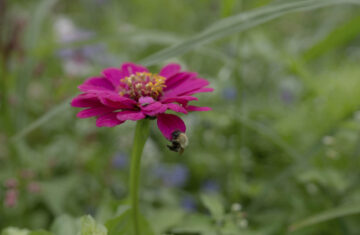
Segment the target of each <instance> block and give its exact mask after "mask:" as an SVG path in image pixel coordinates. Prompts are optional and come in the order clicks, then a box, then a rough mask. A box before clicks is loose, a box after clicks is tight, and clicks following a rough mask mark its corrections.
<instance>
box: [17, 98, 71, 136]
mask: <svg viewBox="0 0 360 235" xmlns="http://www.w3.org/2000/svg"><path fill="white" fill-rule="evenodd" d="M71 99H72V98H71ZM71 99H67V100H65V101H64V102H62V103H61V104H59V105H57V106H56V107H54V108H52V109H51V110H50V111H48V112H46V113H45V114H44V115H42V116H41V117H40V118H38V119H37V120H35V121H34V122H32V123H30V125H28V126H27V127H26V128H24V129H22V130H21V131H20V132H19V133H17V134H16V135H15V136H13V137H12V139H11V140H12V141H17V140H19V139H21V138H23V137H25V136H26V135H27V134H29V133H30V132H31V131H33V130H35V129H36V128H38V127H40V126H41V125H42V124H44V123H46V122H47V121H49V120H50V119H52V118H53V117H55V116H56V115H58V114H59V113H61V112H63V111H64V110H66V109H67V108H69V107H70V101H71Z"/></svg>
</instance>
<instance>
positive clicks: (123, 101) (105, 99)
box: [98, 93, 137, 109]
mask: <svg viewBox="0 0 360 235" xmlns="http://www.w3.org/2000/svg"><path fill="white" fill-rule="evenodd" d="M98 97H99V99H100V101H101V103H103V104H104V105H106V106H109V107H112V108H117V109H132V108H134V107H135V106H136V104H137V103H136V101H134V100H132V99H130V98H127V97H124V96H120V95H118V94H116V93H106V94H105V93H102V94H99V95H98Z"/></svg>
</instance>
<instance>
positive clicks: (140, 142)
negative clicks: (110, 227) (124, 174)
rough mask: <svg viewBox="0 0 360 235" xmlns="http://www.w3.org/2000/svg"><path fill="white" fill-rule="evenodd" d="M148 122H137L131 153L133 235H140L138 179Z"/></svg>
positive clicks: (130, 184)
mask: <svg viewBox="0 0 360 235" xmlns="http://www.w3.org/2000/svg"><path fill="white" fill-rule="evenodd" d="M149 127H150V120H147V119H143V120H140V121H137V123H136V129H135V136H134V143H133V149H132V151H131V168H130V182H129V186H130V203H131V214H132V222H133V227H134V234H135V235H140V226H139V177H140V162H141V154H142V152H143V149H144V145H145V142H146V139H147V138H148V136H149V129H150V128H149Z"/></svg>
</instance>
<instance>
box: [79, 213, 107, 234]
mask: <svg viewBox="0 0 360 235" xmlns="http://www.w3.org/2000/svg"><path fill="white" fill-rule="evenodd" d="M80 220H81V222H80V223H81V229H80V232H79V233H78V235H107V234H108V232H107V229H106V227H105V226H104V225H102V224H99V223H96V221H95V220H94V219H93V218H92V217H91V216H90V215H86V216H83V217H81V219H80Z"/></svg>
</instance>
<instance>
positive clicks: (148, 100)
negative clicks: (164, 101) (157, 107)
mask: <svg viewBox="0 0 360 235" xmlns="http://www.w3.org/2000/svg"><path fill="white" fill-rule="evenodd" d="M154 102H155V100H154V99H153V98H152V97H150V96H145V97H140V99H139V103H140V104H141V105H147V104H152V103H154Z"/></svg>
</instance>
